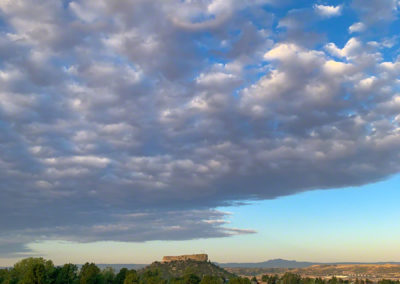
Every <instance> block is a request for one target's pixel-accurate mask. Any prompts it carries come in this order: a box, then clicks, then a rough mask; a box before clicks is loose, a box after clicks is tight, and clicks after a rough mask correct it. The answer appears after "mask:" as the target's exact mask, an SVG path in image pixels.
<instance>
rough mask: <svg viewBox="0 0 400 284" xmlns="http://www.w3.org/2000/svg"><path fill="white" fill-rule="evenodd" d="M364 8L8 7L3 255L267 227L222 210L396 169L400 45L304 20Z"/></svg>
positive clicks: (0, 168) (0, 27) (2, 84)
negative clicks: (327, 33)
mask: <svg viewBox="0 0 400 284" xmlns="http://www.w3.org/2000/svg"><path fill="white" fill-rule="evenodd" d="M359 2H360V1H353V3H352V5H350V6H349V7H344V6H342V5H340V6H323V5H311V6H310V7H308V8H304V9H301V10H299V9H295V10H290V8H289V10H288V11H287V13H286V15H285V16H284V17H283V18H282V19H279V18H278V17H277V15H275V14H274V13H273V12H272V11H273V10H274V9H275V7H276V6H275V3H274V2H273V1H261V0H259V1H236V0H229V1H226V0H224V1H220V0H214V1H211V0H209V1H197V2H196V1H175V0H168V1H161V0H160V1H157V0H154V1H147V0H146V1H145V0H121V1H106V0H96V1H94V0H86V1H47V0H41V1H36V2H35V3H33V2H31V1H27V0H13V1H7V0H0V33H1V36H0V131H1V133H2V134H1V136H0V181H1V183H0V216H2V217H1V218H0V227H1V228H2V230H1V233H0V252H1V253H2V254H4V255H5V254H13V253H16V252H24V251H25V249H24V245H25V244H27V243H29V242H32V241H36V240H45V239H63V240H73V241H82V242H91V241H98V240H117V241H146V240H179V239H192V238H208V237H225V236H230V235H234V234H245V233H254V232H253V231H252V230H246V229H237V228H230V227H229V224H228V221H227V217H228V213H225V212H220V211H218V210H216V209H215V208H217V207H218V206H223V205H230V204H235V203H240V202H243V201H246V200H257V199H272V198H276V197H279V196H284V195H290V194H294V193H298V192H302V191H306V190H311V189H321V188H335V187H343V186H350V185H361V184H366V183H369V182H373V181H377V180H380V179H383V178H386V177H388V176H390V175H392V174H395V173H398V172H399V170H400V166H399V164H398V159H399V150H400V147H399V145H400V132H399V129H400V128H399V123H400V116H399V111H400V92H399V81H398V77H399V75H400V61H399V60H398V59H396V58H395V57H389V58H388V54H390V53H387V52H386V50H388V49H393V48H394V47H395V46H396V45H397V42H396V39H395V38H392V39H390V40H389V39H386V41H383V39H381V38H376V40H374V41H371V40H366V39H365V38H364V37H363V36H362V35H360V36H359V37H348V38H347V40H346V42H347V43H345V44H344V45H340V44H336V43H334V42H330V41H329V40H326V39H324V38H323V37H320V36H319V35H318V33H317V32H316V31H310V30H309V27H308V25H307V22H304V21H303V19H305V18H308V19H309V21H310V23H311V22H312V21H324V20H326V18H329V17H332V16H336V17H334V19H337V18H340V15H341V13H342V10H343V9H355V10H356V12H358V13H359V15H360V18H359V19H358V21H357V22H355V23H354V24H353V25H352V26H351V27H347V29H349V31H350V32H351V33H353V32H358V33H362V32H363V31H364V30H365V29H366V27H367V26H369V25H371V24H372V23H373V21H374V23H376V22H380V21H382V19H380V18H379V17H375V18H371V17H369V16H368V13H370V12H371V11H370V10H369V9H366V8H365V5H361V4H360V3H359ZM369 2H371V5H372V4H373V5H377V9H379V10H380V11H382V13H384V14H385V15H386V14H387V15H389V14H390V18H388V17H386V16H385V20H384V21H385V22H386V24H387V21H394V20H395V19H396V17H397V15H396V13H397V3H396V2H395V1H372V0H370V1H369ZM307 15H309V16H310V17H308V16H307ZM321 15H322V16H323V17H321ZM298 23H302V24H301V25H299V24H298ZM361 27H362V28H361ZM299 34H301V35H302V36H301V37H298V36H295V35H299ZM385 42H386V44H385ZM389 43H391V44H389ZM315 46H322V47H321V48H316V47H315ZM10 240H12V242H11V241H10ZM10 242H11V243H10Z"/></svg>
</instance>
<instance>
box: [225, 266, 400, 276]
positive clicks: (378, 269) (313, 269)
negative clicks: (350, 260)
mask: <svg viewBox="0 0 400 284" xmlns="http://www.w3.org/2000/svg"><path fill="white" fill-rule="evenodd" d="M226 270H228V271H229V272H231V273H235V274H237V275H248V276H250V275H261V274H283V273H285V272H292V273H296V274H300V275H302V276H303V277H305V276H310V277H330V276H340V277H344V278H346V277H347V278H356V277H359V278H369V279H380V278H390V279H400V264H392V263H386V264H318V265H311V266H309V267H303V268H248V267H247V268H246V267H242V268H237V267H234V268H226Z"/></svg>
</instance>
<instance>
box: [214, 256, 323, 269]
mask: <svg viewBox="0 0 400 284" xmlns="http://www.w3.org/2000/svg"><path fill="white" fill-rule="evenodd" d="M315 264H320V263H317V262H307V261H301V262H300V261H296V260H286V259H280V258H278V259H271V260H267V261H264V262H245V263H238V262H231V263H218V265H219V266H221V267H231V268H234V267H243V268H303V267H307V266H311V265H315Z"/></svg>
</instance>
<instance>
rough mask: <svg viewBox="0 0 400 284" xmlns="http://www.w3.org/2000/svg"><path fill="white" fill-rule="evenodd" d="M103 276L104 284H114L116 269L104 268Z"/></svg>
mask: <svg viewBox="0 0 400 284" xmlns="http://www.w3.org/2000/svg"><path fill="white" fill-rule="evenodd" d="M101 275H102V277H103V283H104V284H113V283H114V278H115V273H114V269H112V268H111V267H106V268H104V269H103V270H102V271H101Z"/></svg>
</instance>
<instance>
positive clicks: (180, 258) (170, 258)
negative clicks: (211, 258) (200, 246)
mask: <svg viewBox="0 0 400 284" xmlns="http://www.w3.org/2000/svg"><path fill="white" fill-rule="evenodd" d="M187 260H194V261H208V255H207V254H187V255H178V256H164V257H163V259H162V262H171V261H187Z"/></svg>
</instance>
